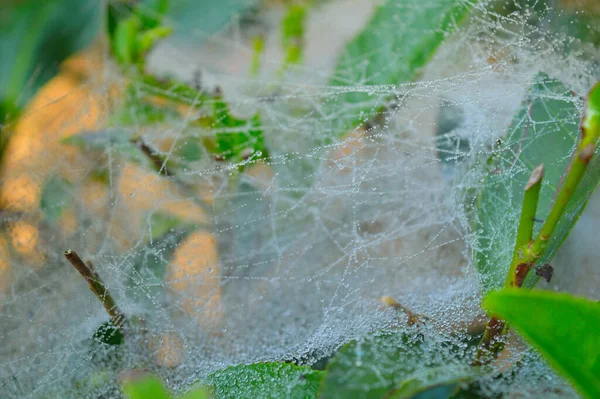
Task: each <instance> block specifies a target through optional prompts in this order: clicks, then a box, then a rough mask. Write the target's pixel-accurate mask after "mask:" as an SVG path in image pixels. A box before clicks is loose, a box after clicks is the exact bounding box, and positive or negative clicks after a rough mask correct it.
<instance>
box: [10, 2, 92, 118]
mask: <svg viewBox="0 0 600 399" xmlns="http://www.w3.org/2000/svg"><path fill="white" fill-rule="evenodd" d="M101 6H102V2H99V1H96V0H44V1H37V0H27V1H9V3H8V4H7V5H3V6H2V7H0V60H2V62H0V124H1V123H3V122H5V121H6V120H7V118H8V119H13V118H15V117H16V116H17V115H18V113H19V111H20V110H22V108H23V107H24V106H25V105H26V104H27V101H28V100H29V99H30V98H31V97H32V96H33V95H34V94H35V93H36V91H37V90H38V89H39V88H40V87H41V86H42V85H43V84H44V83H46V82H47V81H48V80H50V79H51V78H52V77H53V76H54V75H56V73H57V72H58V69H59V66H60V63H61V62H62V61H63V60H65V59H66V58H67V57H69V56H70V55H71V54H73V53H74V52H76V51H79V50H81V49H83V48H84V47H86V46H87V45H89V44H90V43H91V42H92V40H93V39H94V38H95V37H96V35H97V34H98V33H99V28H100V21H101V18H100V17H101V12H102V9H101Z"/></svg>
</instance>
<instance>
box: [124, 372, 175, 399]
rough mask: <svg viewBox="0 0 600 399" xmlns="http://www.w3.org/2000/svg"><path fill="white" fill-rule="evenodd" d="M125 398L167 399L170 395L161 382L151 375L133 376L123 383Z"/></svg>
mask: <svg viewBox="0 0 600 399" xmlns="http://www.w3.org/2000/svg"><path fill="white" fill-rule="evenodd" d="M123 392H125V396H126V397H127V399H169V398H170V397H171V396H170V395H169V392H168V391H167V389H166V388H165V387H164V386H163V384H162V382H161V381H160V380H159V379H158V378H156V377H152V376H142V377H134V378H132V379H129V380H128V381H126V382H125V383H124V384H123Z"/></svg>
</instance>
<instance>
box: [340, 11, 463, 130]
mask: <svg viewBox="0 0 600 399" xmlns="http://www.w3.org/2000/svg"><path fill="white" fill-rule="evenodd" d="M473 3H474V1H472V0H466V1H465V0H430V1H422V0H387V1H386V2H385V3H384V4H383V5H381V6H379V7H378V8H377V10H376V11H375V14H374V15H373V17H372V18H371V20H370V21H369V23H368V24H367V26H366V28H365V29H364V30H363V31H362V32H361V33H360V34H359V35H358V36H356V37H355V38H354V39H353V40H352V41H351V42H350V43H348V45H347V46H346V48H345V50H344V52H343V53H342V55H341V57H340V58H339V60H338V63H337V66H336V69H335V74H334V76H333V77H332V79H331V80H330V82H329V84H330V85H332V86H356V85H360V86H364V85H396V84H399V83H402V82H410V81H412V80H414V79H415V78H416V77H417V75H418V72H419V69H420V68H422V67H423V66H424V65H425V64H426V63H427V62H428V61H429V60H430V59H431V57H432V56H433V54H434V53H435V51H436V50H437V48H438V47H439V46H440V44H441V43H442V42H443V41H444V39H445V38H446V37H447V36H448V34H449V33H450V32H452V31H453V30H455V29H456V27H457V25H458V24H460V22H461V21H462V20H463V19H464V17H465V16H466V15H467V13H468V11H469V10H470V8H471V5H472V4H473ZM388 91H389V89H388V90H386V92H388ZM389 100H390V98H388V96H387V95H385V96H384V97H381V95H378V94H376V93H375V94H369V93H367V92H365V91H357V90H350V91H349V92H344V93H341V94H339V97H338V98H337V100H335V101H333V102H332V103H331V104H330V106H331V107H334V108H335V110H331V111H330V112H329V113H331V114H332V115H335V119H333V120H332V121H331V123H332V124H333V126H334V127H333V137H331V139H335V138H337V137H340V136H341V135H343V134H344V133H346V132H347V131H348V130H350V129H353V128H356V127H357V126H359V125H361V124H363V123H365V122H366V121H367V120H369V119H372V118H373V117H375V116H376V115H378V114H380V112H381V110H382V108H383V107H385V105H386V104H387V102H388V101H389Z"/></svg>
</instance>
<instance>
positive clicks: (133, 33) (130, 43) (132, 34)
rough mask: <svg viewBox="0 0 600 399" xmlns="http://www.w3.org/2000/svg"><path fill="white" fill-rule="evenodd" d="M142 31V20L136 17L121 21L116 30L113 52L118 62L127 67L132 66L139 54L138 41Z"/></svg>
mask: <svg viewBox="0 0 600 399" xmlns="http://www.w3.org/2000/svg"><path fill="white" fill-rule="evenodd" d="M140 29H141V23H140V20H139V19H138V18H137V17H136V16H135V15H132V16H130V17H129V18H127V19H125V20H123V21H119V23H118V24H117V27H116V28H115V37H114V42H113V52H114V54H115V57H116V58H117V60H118V61H119V62H121V63H122V64H124V65H126V66H127V65H131V64H132V63H133V62H134V60H135V59H136V58H137V55H138V53H139V49H138V48H137V45H138V43H137V40H138V34H139V32H140Z"/></svg>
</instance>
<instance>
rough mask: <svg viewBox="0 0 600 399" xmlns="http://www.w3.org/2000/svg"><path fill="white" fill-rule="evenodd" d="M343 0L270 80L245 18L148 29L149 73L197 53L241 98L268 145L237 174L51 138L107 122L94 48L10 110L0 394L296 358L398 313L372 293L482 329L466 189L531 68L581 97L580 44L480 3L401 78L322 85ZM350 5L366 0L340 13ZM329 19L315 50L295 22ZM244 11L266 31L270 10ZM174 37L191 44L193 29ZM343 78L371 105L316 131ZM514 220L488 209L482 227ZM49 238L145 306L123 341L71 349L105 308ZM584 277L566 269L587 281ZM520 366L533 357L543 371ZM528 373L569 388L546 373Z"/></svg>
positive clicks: (104, 83)
mask: <svg viewBox="0 0 600 399" xmlns="http://www.w3.org/2000/svg"><path fill="white" fill-rule="evenodd" d="M363 3H365V2H359V1H354V2H353V1H340V2H332V3H325V4H319V5H316V6H315V7H314V9H313V10H311V17H310V19H309V27H308V29H307V35H308V37H307V40H306V46H307V47H306V49H305V51H306V63H305V64H304V65H302V66H297V67H293V68H291V69H290V70H289V71H287V72H286V73H285V74H283V75H281V77H278V75H277V73H276V71H277V69H278V68H279V66H280V65H281V59H282V54H281V53H280V52H278V50H277V48H278V45H277V43H275V44H273V43H271V42H276V41H277V40H278V39H277V38H275V39H268V40H267V49H266V51H265V54H264V56H263V69H262V70H261V74H260V75H259V76H258V78H256V79H251V78H249V77H248V76H247V72H246V71H248V70H249V66H248V65H249V62H250V61H249V59H250V56H249V55H248V54H249V53H250V51H249V50H248V40H246V39H247V38H246V37H245V36H244V32H243V29H248V30H249V31H252V29H255V28H256V27H255V26H254V25H251V26H243V25H240V26H239V27H238V29H233V30H232V31H231V32H229V31H228V32H225V33H223V34H219V35H216V36H211V37H210V38H209V40H208V41H205V42H204V44H202V46H201V49H200V50H196V51H195V52H191V51H190V50H189V48H187V47H186V45H185V44H181V43H178V42H177V43H170V42H167V43H166V44H165V45H163V46H162V47H160V48H159V49H158V50H157V51H156V52H155V53H154V54H153V55H152V57H151V60H152V64H151V66H152V68H154V70H155V71H157V73H162V72H164V71H169V72H170V73H173V74H176V75H177V76H179V77H180V78H181V79H185V80H187V81H190V82H191V81H193V80H194V73H195V71H197V70H201V71H202V82H201V84H202V86H203V88H205V89H207V90H213V89H214V87H215V86H216V85H218V86H219V87H221V90H222V92H223V93H224V96H225V98H226V101H227V102H228V104H229V105H230V107H231V110H232V113H233V114H234V115H239V116H244V117H247V116H249V115H253V114H254V113H256V112H258V113H259V114H260V115H261V121H262V124H263V127H264V135H265V141H266V146H267V148H268V149H269V152H270V154H269V155H270V157H269V159H268V161H262V160H259V159H257V157H250V158H248V159H247V160H245V161H242V163H243V166H244V170H243V172H241V173H238V170H239V166H241V164H242V163H239V164H234V165H230V164H227V163H223V162H219V161H215V160H212V159H211V158H209V157H207V156H204V157H201V158H200V159H199V160H195V161H193V162H190V163H189V164H188V165H187V167H185V168H183V169H181V170H178V173H177V176H176V177H173V176H166V177H165V176H160V175H158V174H157V173H156V172H154V171H152V169H151V168H149V167H148V166H147V165H145V164H144V163H143V161H142V162H137V163H136V162H133V161H132V160H131V159H128V158H127V157H124V156H123V155H122V153H120V152H119V151H118V148H117V145H116V144H115V143H113V142H111V141H107V142H106V143H105V148H104V150H103V151H101V153H100V154H99V155H93V156H92V155H90V154H89V153H85V152H83V151H81V150H78V149H74V148H67V147H66V146H65V145H64V144H61V143H60V140H59V139H60V138H62V137H66V136H70V135H72V134H75V133H78V132H80V131H91V130H99V129H101V128H106V127H107V126H110V124H111V122H110V118H109V115H107V113H106V112H105V111H103V109H102V108H101V107H100V106H99V105H98V104H99V103H100V102H101V101H117V102H118V101H119V99H118V98H117V100H114V98H113V97H110V95H109V92H110V90H111V88H112V87H114V86H118V85H120V84H121V83H122V80H121V78H120V77H119V76H118V75H117V74H115V73H114V71H113V69H112V68H111V67H110V65H109V63H108V62H106V61H105V58H106V54H105V53H102V55H101V56H100V59H101V60H104V62H102V65H103V66H102V68H101V71H99V72H98V73H97V74H96V76H95V78H96V79H98V76H100V77H101V78H100V82H99V83H98V82H95V83H94V82H92V83H76V84H75V86H74V87H68V89H67V94H66V95H65V96H62V97H60V98H59V99H55V98H53V97H51V96H50V95H48V96H46V97H44V94H45V93H42V94H41V95H39V96H38V98H37V99H36V100H35V101H34V103H33V104H32V105H31V107H30V111H29V112H28V113H26V115H25V117H24V118H23V122H21V125H23V126H24V127H23V126H20V127H17V134H16V136H15V140H14V142H13V143H11V145H12V148H11V151H12V152H11V153H10V156H9V157H8V158H7V165H9V166H8V167H7V170H8V171H7V172H6V176H5V178H4V187H3V201H4V203H5V204H6V205H5V209H6V215H5V216H3V217H2V221H3V222H4V224H5V226H7V227H6V233H5V234H4V238H3V239H2V242H0V244H2V251H3V252H2V254H3V255H2V264H1V265H0V266H1V268H0V270H1V271H2V273H3V274H2V276H3V277H2V299H1V300H0V309H1V311H0V320H1V322H0V326H1V327H0V334H1V337H2V342H3V344H2V346H1V349H0V381H1V382H0V392H3V394H2V395H1V396H2V397H9V398H30V397H31V398H33V397H90V398H99V397H103V398H112V397H118V388H117V386H116V385H115V384H116V383H115V381H116V380H117V377H118V376H115V375H112V374H110V373H109V372H108V371H106V367H105V366H106V365H108V364H113V363H114V362H118V364H119V368H120V369H121V370H127V369H133V368H144V369H146V370H149V371H152V372H154V373H156V374H158V375H160V376H161V377H163V378H165V379H166V381H167V384H168V385H169V386H170V387H172V388H173V389H175V390H183V389H185V388H186V387H187V386H189V384H191V383H194V382H195V381H197V380H198V379H200V378H203V377H205V376H207V375H208V374H209V373H211V372H213V371H215V370H218V369H222V368H224V367H227V366H229V365H235V364H240V363H252V362H257V361H268V360H277V361H282V360H283V361H295V362H297V363H302V364H309V365H310V364H314V363H316V362H317V361H319V360H320V359H322V358H324V357H326V356H329V355H330V354H331V353H332V352H333V351H334V350H335V349H337V348H338V347H339V346H340V345H342V344H343V343H345V342H348V341H349V340H351V339H353V338H356V337H359V336H362V335H364V334H365V333H366V332H369V331H372V330H374V329H376V328H378V327H381V326H385V325H388V324H389V322H390V321H391V320H392V319H393V318H394V317H396V315H395V314H394V313H393V312H390V311H389V309H384V308H383V307H382V306H381V304H380V302H379V298H380V297H381V296H384V295H387V296H392V297H394V298H395V299H397V300H398V301H399V302H400V303H402V304H403V305H404V306H406V307H408V308H410V309H411V310H412V311H414V312H417V313H421V314H424V315H427V316H428V317H429V318H430V319H431V320H433V323H434V324H435V326H436V327H437V328H440V329H445V330H456V331H460V332H461V333H463V334H468V333H469V331H471V329H474V328H476V326H474V324H479V325H481V323H482V320H483V319H482V314H481V313H480V310H479V303H480V287H479V283H478V279H477V276H476V274H475V271H474V268H473V256H472V251H473V250H477V248H476V242H477V240H476V238H477V233H478V232H477V231H475V230H474V229H473V225H472V215H470V214H469V207H468V206H465V204H469V203H471V204H472V202H473V201H474V197H473V193H474V192H477V190H479V189H480V188H481V187H482V185H483V181H484V180H483V179H484V173H485V171H484V169H483V168H481V167H480V165H481V163H482V162H483V161H485V159H486V158H487V157H488V156H489V153H490V148H491V147H492V146H493V145H494V143H495V142H496V141H497V139H498V138H500V137H503V136H504V135H505V134H506V131H507V128H508V126H509V125H510V123H511V120H512V119H513V117H514V115H515V114H516V113H517V112H518V110H519V106H520V103H521V101H522V99H523V98H524V96H525V93H526V91H527V89H528V87H529V85H530V84H531V82H532V81H533V78H534V77H535V76H536V75H537V74H538V73H539V72H540V71H543V72H545V73H547V74H548V75H550V76H552V77H554V78H557V79H559V80H561V81H562V82H564V83H565V84H567V85H568V86H569V87H572V88H573V90H574V91H575V92H577V93H580V94H581V93H585V91H586V90H587V88H588V87H590V85H591V83H592V82H593V80H594V79H595V78H596V77H597V76H598V75H597V68H596V67H595V65H594V64H593V63H592V62H591V61H588V60H590V59H593V57H591V55H596V56H597V51H596V50H595V49H594V48H592V47H591V46H587V45H586V44H583V43H578V42H576V41H575V40H574V39H573V38H571V37H569V36H567V35H564V34H562V33H561V32H558V33H557V32H553V31H551V30H545V29H542V27H541V26H543V23H542V24H535V23H532V19H535V18H536V15H538V14H535V13H534V11H533V9H535V8H536V7H538V8H539V6H541V5H542V3H541V2H531V3H532V4H531V5H530V7H520V6H519V5H518V4H517V3H514V2H512V1H507V2H481V3H479V4H478V5H476V6H475V9H474V11H473V12H472V14H471V16H470V17H469V20H468V21H467V22H466V23H465V24H464V25H463V26H461V27H460V28H459V29H458V30H457V31H456V32H454V33H453V35H452V36H451V37H449V39H448V40H447V41H446V42H445V43H444V44H443V46H442V48H441V49H440V50H439V51H438V52H437V54H436V56H435V58H434V59H433V60H432V61H431V63H430V64H429V65H428V66H427V67H426V68H425V69H424V70H423V71H422V74H421V77H420V79H419V80H418V81H417V82H415V83H406V84H400V85H397V86H365V85H363V84H362V83H364V82H356V83H357V85H356V86H350V87H343V88H341V87H333V86H327V81H328V80H327V79H328V77H329V76H330V75H331V73H332V70H333V66H334V62H335V59H336V57H332V54H333V55H336V56H337V54H339V52H340V51H341V50H342V48H343V45H344V43H345V41H346V40H348V39H349V38H351V37H352V36H353V35H354V34H355V33H356V32H357V31H359V30H360V29H361V27H362V26H364V23H365V22H366V20H367V18H366V17H367V16H368V12H370V11H371V10H372V6H370V5H365V4H363ZM366 3H369V2H366ZM354 7H361V8H359V9H361V10H363V9H364V10H365V11H368V12H367V13H366V14H365V16H364V17H361V18H359V17H357V14H359V13H358V12H356V10H355V9H354ZM511 7H512V8H513V9H514V11H512V12H505V11H503V9H504V10H505V9H507V8H511ZM557 12H559V11H558V9H554V8H548V9H545V10H543V11H542V15H545V16H548V15H550V14H552V13H557ZM562 12H564V11H562ZM333 17H337V18H335V19H336V20H340V21H341V22H333V23H335V24H336V25H339V27H340V29H338V30H335V32H333V33H331V35H332V37H333V38H332V39H331V41H332V42H335V41H336V40H337V41H338V42H339V43H337V42H336V43H334V44H332V45H331V47H327V46H330V45H329V44H322V46H323V47H325V50H323V49H321V50H319V49H318V48H317V47H318V40H311V39H315V37H319V35H322V32H323V30H324V29H326V28H327V23H328V22H327V21H331V18H333ZM260 18H263V25H262V28H261V29H266V31H267V32H270V30H269V29H272V25H273V18H275V19H276V17H273V16H272V15H270V14H269V15H266V16H265V15H259V19H260ZM170 23H172V24H174V25H175V26H176V27H177V25H176V24H177V22H176V21H170ZM398 23H402V22H401V21H399V22H398ZM341 26H345V27H346V28H345V29H342V28H341ZM329 29H330V32H332V31H334V29H332V28H331V27H329ZM240 31H241V32H242V33H240ZM336 32H337V33H336ZM187 33H188V36H189V37H190V38H192V41H193V38H204V36H205V35H204V33H203V32H202V31H201V30H194V31H189V32H187ZM240 35H241V37H240ZM272 35H273V36H275V34H272ZM269 37H270V36H268V35H267V38H269ZM269 40H271V42H269ZM315 42H316V43H317V44H313V43H315ZM269 43H271V45H269ZM315 46H317V47H315ZM335 46H337V47H335ZM566 47H569V50H568V51H565V48H566ZM334 50H335V51H334ZM319 51H320V52H319ZM374 51H376V50H374ZM236 57H237V58H236ZM236 60H238V62H237V63H236V62H235V61H236ZM327 60H329V61H327ZM247 66H248V67H247ZM55 84H57V85H58V84H60V82H58V83H56V82H55ZM347 92H355V93H358V92H364V93H369V94H370V96H371V97H370V98H371V101H372V103H373V109H377V105H382V106H386V107H387V110H386V112H385V118H384V119H385V122H384V123H380V124H371V125H368V126H367V125H365V126H361V127H359V128H357V129H355V130H353V131H350V132H348V133H346V134H344V135H343V136H342V137H340V138H338V139H336V140H334V141H333V142H328V141H327V140H325V138H326V137H329V136H330V132H331V126H332V125H333V124H335V121H336V117H337V115H338V113H339V111H341V110H340V109H339V108H338V109H333V108H335V107H333V108H332V106H331V104H336V107H337V106H338V104H339V103H338V102H336V101H337V99H338V98H339V96H340V95H341V94H343V93H347ZM98 98H100V99H101V100H100V101H98ZM107 98H110V100H106V99H107ZM390 98H394V99H396V101H395V104H394V106H392V107H390V106H389V104H390V102H389V99H390ZM565 101H572V100H570V99H565ZM205 105H207V104H203V105H202V106H205ZM208 105H210V102H209V103H208ZM577 105H578V106H579V107H580V106H581V104H580V103H577ZM339 106H342V107H343V105H342V104H339ZM61 107H64V108H61ZM53 109H54V110H55V112H54V113H52V110H53ZM61 109H62V110H64V109H68V117H65V116H64V111H62V112H61V111H60V110H61ZM197 109H200V106H199V107H198V108H197ZM197 109H196V108H194V107H192V108H190V110H189V111H188V112H187V113H184V115H183V116H182V117H180V118H179V119H177V120H172V119H171V120H168V121H167V122H165V123H163V124H162V125H161V124H158V125H153V126H152V127H143V126H141V125H140V126H138V128H139V131H140V132H141V136H142V137H143V138H144V140H145V141H146V142H147V143H149V144H150V145H152V146H154V147H155V148H157V149H159V150H160V152H161V153H162V154H164V155H165V157H166V159H167V160H176V159H177V157H178V156H180V155H178V154H179V152H178V151H179V150H180V149H181V148H182V147H184V146H185V145H186V144H187V141H188V140H190V139H189V137H192V136H194V135H196V136H195V137H201V136H210V135H214V134H215V133H217V132H216V131H215V130H214V129H213V130H211V129H205V130H203V131H198V130H197V129H196V130H194V129H192V128H191V127H190V121H191V120H192V119H193V117H194V115H195V114H194V113H195V112H197ZM342 111H343V110H342ZM131 112H132V114H133V117H134V118H136V117H141V116H140V115H137V114H136V113H135V112H136V111H131ZM556 122H557V123H558V122H560V121H556ZM42 126H43V127H42ZM112 127H113V128H119V126H118V125H117V126H114V125H112ZM539 128H540V129H541V130H543V127H542V126H539ZM126 130H127V129H126ZM22 132H24V133H22ZM32 132H41V133H42V134H38V136H35V135H34V134H33V133H32ZM515 168H516V166H515ZM98 171H104V175H102V176H104V177H103V178H99V177H98V174H99V172H98ZM505 173H506V176H510V175H511V173H517V171H516V169H515V171H514V172H511V171H510V170H507V171H505ZM52 176H60V177H62V178H66V179H67V180H68V181H69V182H70V183H69V184H64V187H63V189H62V191H63V192H65V195H64V196H62V197H55V198H54V199H55V200H56V201H57V202H58V203H68V204H69V205H68V206H67V207H66V209H65V210H64V211H62V213H61V214H60V216H58V217H57V221H56V222H55V223H54V224H53V225H49V224H51V223H49V222H48V221H47V220H45V219H43V216H41V215H40V212H39V210H37V209H38V205H39V201H40V198H41V196H42V188H43V186H44V184H45V182H47V181H48V179H49V178H50V177H52ZM190 186H191V187H192V188H190ZM509 216H513V217H510V218H509V217H507V220H513V219H516V215H509ZM584 219H585V217H584ZM165 226H166V227H165ZM513 227H514V226H512V225H510V224H509V223H508V222H507V224H506V225H501V226H498V230H499V231H502V230H506V229H512V228H513ZM159 232H160V234H159ZM67 248H71V249H74V250H76V251H78V252H79V253H80V255H81V256H82V258H84V259H89V260H91V261H92V262H93V264H94V265H95V268H96V270H97V271H98V273H99V275H100V276H101V277H102V279H103V280H104V281H105V283H106V284H107V286H108V287H109V289H110V291H111V293H112V294H113V296H114V297H115V298H116V301H117V303H118V305H119V306H120V308H121V309H122V310H123V311H124V312H125V313H126V314H127V315H135V316H138V317H140V318H142V319H143V320H144V323H143V324H138V325H135V326H133V327H132V332H133V334H132V335H133V336H135V337H137V338H136V339H135V340H134V342H132V343H128V344H127V348H126V350H124V351H121V350H119V351H117V350H116V349H115V347H110V346H106V345H97V346H93V348H94V349H90V347H91V342H90V337H91V336H92V335H93V333H94V331H95V330H96V328H97V327H98V325H100V324H101V323H103V322H105V321H107V320H108V316H107V315H106V313H105V311H104V310H103V308H102V306H101V305H100V303H99V302H98V300H97V299H96V298H94V296H93V295H92V294H91V292H90V291H89V289H88V288H87V287H86V284H85V282H84V281H83V280H82V278H81V276H79V275H78V274H77V272H76V271H75V270H73V268H72V267H71V266H70V265H69V264H68V263H67V262H66V261H65V260H64V258H63V255H62V254H63V252H64V250H65V249H67ZM566 250H567V251H569V245H568V244H567V246H566ZM559 259H560V256H559ZM593 270H596V271H595V273H596V276H597V274H598V272H597V268H595V269H593ZM593 270H592V272H593ZM585 278H586V279H588V280H589V272H588V273H587V274H586V276H585ZM591 280H592V283H590V282H589V281H588V284H591V285H587V286H585V287H590V286H592V287H593V286H594V285H595V284H596V282H593V281H597V280H594V279H591ZM568 288H571V289H573V290H576V289H577V288H578V287H568ZM587 289H588V290H589V288H587ZM581 290H583V291H584V293H586V294H589V292H588V291H585V290H586V288H583V289H580V291H581ZM474 320H476V322H473V321H474ZM538 367H539V375H544V373H546V374H550V373H551V372H550V371H548V370H547V369H546V368H545V366H544V365H543V363H541V362H540V363H539V364H538ZM522 379H523V380H519V381H517V382H515V383H514V385H513V386H512V387H505V386H496V385H495V382H493V381H489V389H491V390H501V391H508V392H509V393H510V392H512V391H514V389H515V388H514V387H516V386H520V387H524V386H527V387H528V388H531V389H538V388H537V387H536V385H535V384H534V383H533V382H531V381H529V382H528V381H525V380H526V377H522ZM535 381H538V380H535ZM544 386H545V387H559V388H560V389H562V392H563V393H564V395H566V396H569V395H572V394H573V393H572V391H570V389H569V388H568V387H566V386H565V385H564V384H563V383H562V382H561V381H560V380H558V379H554V380H552V381H546V383H545V385H544ZM548 389H550V388H548ZM537 392H538V393H539V391H537Z"/></svg>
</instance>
